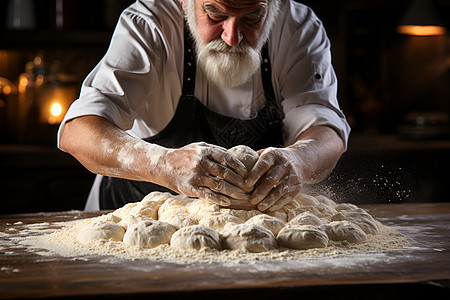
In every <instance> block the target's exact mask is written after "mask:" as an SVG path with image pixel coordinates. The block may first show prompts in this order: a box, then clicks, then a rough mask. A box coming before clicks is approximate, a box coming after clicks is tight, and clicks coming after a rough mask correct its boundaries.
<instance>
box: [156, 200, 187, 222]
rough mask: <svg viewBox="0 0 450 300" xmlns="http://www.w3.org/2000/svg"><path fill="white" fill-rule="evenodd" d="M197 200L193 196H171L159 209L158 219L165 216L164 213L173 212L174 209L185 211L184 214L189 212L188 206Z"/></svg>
mask: <svg viewBox="0 0 450 300" xmlns="http://www.w3.org/2000/svg"><path fill="white" fill-rule="evenodd" d="M193 201H195V200H194V199H192V198H189V197H186V196H182V195H178V196H172V197H171V198H169V199H167V200H166V201H165V202H164V203H163V204H162V205H161V206H160V207H159V209H158V220H159V219H160V218H161V216H163V215H164V214H166V213H168V214H171V213H172V212H173V211H175V210H176V211H178V212H183V214H187V215H188V214H189V211H188V209H187V208H186V206H187V205H188V204H189V203H191V202H193Z"/></svg>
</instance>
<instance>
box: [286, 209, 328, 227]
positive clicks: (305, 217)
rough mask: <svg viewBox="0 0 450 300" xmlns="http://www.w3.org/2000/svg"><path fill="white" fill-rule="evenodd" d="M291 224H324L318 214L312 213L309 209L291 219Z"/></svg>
mask: <svg viewBox="0 0 450 300" xmlns="http://www.w3.org/2000/svg"><path fill="white" fill-rule="evenodd" d="M289 224H290V225H312V226H320V225H322V224H323V223H322V220H321V219H320V218H319V217H318V216H316V215H313V214H312V213H310V212H309V211H306V212H304V213H301V214H299V215H297V216H296V217H295V218H293V219H292V220H290V221H289Z"/></svg>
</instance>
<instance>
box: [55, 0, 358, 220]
mask: <svg viewBox="0 0 450 300" xmlns="http://www.w3.org/2000/svg"><path fill="white" fill-rule="evenodd" d="M185 23H186V24H185ZM336 90H337V82H336V78H335V74H334V71H333V68H332V66H331V56H330V45H329V41H328V39H327V37H326V34H325V30H324V29H323V27H322V24H321V22H320V21H319V20H318V19H317V17H316V16H315V15H314V13H313V12H312V11H311V10H310V9H309V8H307V7H306V6H303V5H301V4H299V3H296V2H294V1H282V0H245V1H244V0H183V1H182V2H181V1H180V0H164V1H162V0H149V1H137V2H136V3H135V4H133V5H132V6H130V7H129V8H128V9H126V10H125V11H124V12H123V13H122V15H121V18H120V20H119V23H118V25H117V28H116V30H115V33H114V36H113V38H112V41H111V45H110V47H109V50H108V52H107V53H106V55H105V57H104V58H103V59H102V61H101V62H100V63H99V64H98V65H97V67H96V68H95V69H94V70H93V71H92V72H91V74H90V75H89V76H88V77H87V78H86V80H85V82H84V83H83V87H82V90H81V94H80V98H79V99H78V100H77V101H75V102H74V103H73V104H72V106H71V108H70V110H69V111H68V113H67V114H66V117H65V119H64V121H63V123H62V125H61V128H60V132H59V147H60V148H61V149H62V150H64V151H67V152H69V153H71V154H72V155H73V156H74V157H76V158H77V159H78V160H79V161H80V162H81V163H82V164H83V165H84V166H85V167H86V168H87V169H89V170H90V171H92V172H94V173H96V174H100V175H102V176H97V178H96V181H95V182H94V186H93V188H92V190H91V193H90V196H89V200H88V203H87V206H86V208H87V209H98V208H102V209H113V208H117V207H119V206H122V205H124V204H125V203H127V202H132V201H139V200H141V199H142V197H143V196H145V194H147V193H149V192H150V191H152V190H162V191H169V190H170V191H174V192H177V193H182V194H185V195H187V196H192V197H202V198H205V199H207V200H209V201H212V202H214V203H217V204H219V205H222V206H229V205H230V203H231V199H234V200H233V201H240V202H242V203H244V202H245V203H250V204H251V205H254V206H255V207H256V208H257V209H259V210H261V211H268V210H269V211H270V210H277V209H279V208H281V207H282V206H283V205H285V204H286V203H288V202H289V201H290V200H291V199H292V198H293V197H294V196H295V195H296V194H297V193H298V192H299V191H300V190H301V187H302V184H303V183H315V182H319V181H321V180H323V179H325V178H326V177H327V176H328V175H329V174H330V172H331V171H332V169H333V168H334V166H335V164H336V162H337V161H338V159H339V158H340V156H341V154H342V153H343V151H344V150H345V147H346V141H347V138H348V134H349V126H348V124H347V122H346V121H345V117H344V115H343V114H342V112H341V111H340V109H339V105H338V102H337V99H336ZM239 144H245V145H248V146H250V147H252V148H253V149H255V150H258V152H259V154H260V158H259V159H258V161H257V163H256V164H255V166H254V167H253V168H252V170H251V171H249V172H248V173H247V170H246V169H245V167H244V166H243V165H242V163H240V162H239V161H238V160H236V158H234V157H232V156H231V155H230V154H228V153H227V152H226V148H230V147H232V146H235V145H239Z"/></svg>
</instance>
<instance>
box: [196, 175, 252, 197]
mask: <svg viewBox="0 0 450 300" xmlns="http://www.w3.org/2000/svg"><path fill="white" fill-rule="evenodd" d="M200 182H201V185H202V186H206V187H208V188H209V189H211V190H212V191H214V192H217V193H220V194H223V195H225V196H229V197H232V198H235V199H243V198H244V197H245V196H246V194H245V192H244V191H243V190H242V189H240V188H238V187H236V186H234V185H231V184H229V183H228V182H226V181H225V180H223V179H221V178H218V177H214V176H204V177H202V179H201V181H200Z"/></svg>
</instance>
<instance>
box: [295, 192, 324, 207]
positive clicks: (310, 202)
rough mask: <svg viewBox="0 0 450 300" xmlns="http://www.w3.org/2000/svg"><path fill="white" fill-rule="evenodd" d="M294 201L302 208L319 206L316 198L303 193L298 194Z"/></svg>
mask: <svg viewBox="0 0 450 300" xmlns="http://www.w3.org/2000/svg"><path fill="white" fill-rule="evenodd" d="M294 199H295V201H296V202H297V203H298V204H300V205H301V206H314V205H318V204H319V201H317V199H316V198H315V197H314V196H310V195H307V194H303V193H298V194H297V195H296V196H295V197H294Z"/></svg>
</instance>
